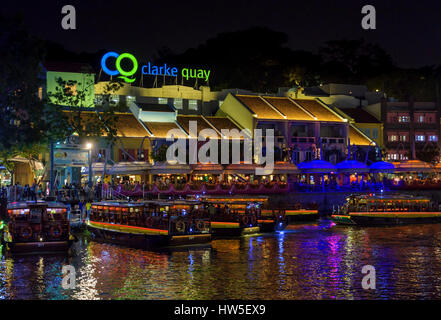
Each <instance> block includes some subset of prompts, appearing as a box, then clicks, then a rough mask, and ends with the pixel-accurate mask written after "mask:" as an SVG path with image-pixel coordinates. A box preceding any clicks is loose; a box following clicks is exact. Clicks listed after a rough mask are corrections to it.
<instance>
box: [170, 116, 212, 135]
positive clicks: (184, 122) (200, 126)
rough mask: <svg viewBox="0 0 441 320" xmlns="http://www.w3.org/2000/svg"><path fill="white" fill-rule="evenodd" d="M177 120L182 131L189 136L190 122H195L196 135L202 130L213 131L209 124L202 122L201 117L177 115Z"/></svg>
mask: <svg viewBox="0 0 441 320" xmlns="http://www.w3.org/2000/svg"><path fill="white" fill-rule="evenodd" d="M177 120H178V122H179V124H180V125H181V127H182V128H184V130H185V131H186V132H187V133H188V134H190V122H191V121H195V122H196V125H197V134H198V135H199V132H200V131H201V130H204V129H211V130H214V129H213V127H212V126H210V124H209V123H208V122H207V121H205V120H204V118H203V117H201V116H183V115H179V116H178V117H177Z"/></svg>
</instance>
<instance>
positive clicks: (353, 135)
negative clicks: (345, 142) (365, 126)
mask: <svg viewBox="0 0 441 320" xmlns="http://www.w3.org/2000/svg"><path fill="white" fill-rule="evenodd" d="M349 139H350V143H351V145H353V144H355V145H357V146H367V145H369V144H370V142H371V141H370V140H369V139H367V138H365V137H364V136H363V135H362V134H361V133H359V132H358V131H357V130H356V129H354V128H353V127H352V126H349Z"/></svg>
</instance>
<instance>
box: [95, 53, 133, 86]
mask: <svg viewBox="0 0 441 320" xmlns="http://www.w3.org/2000/svg"><path fill="white" fill-rule="evenodd" d="M110 57H113V58H116V61H115V67H116V70H110V69H109V68H108V67H107V65H106V62H107V59H108V58H110ZM124 58H126V59H129V60H131V61H132V64H133V68H132V70H130V71H126V70H123V69H122V68H121V61H122V59H124ZM101 68H103V71H104V72H105V73H107V74H108V75H109V76H117V75H119V74H121V76H119V77H118V78H121V79H123V80H124V81H125V82H128V83H132V82H133V81H135V80H136V78H129V77H131V76H133V75H134V74H135V73H136V71H137V70H138V60H136V58H135V57H134V56H133V55H132V54H130V53H123V54H118V53H116V52H107V53H106V54H105V55H104V56H103V57H102V59H101Z"/></svg>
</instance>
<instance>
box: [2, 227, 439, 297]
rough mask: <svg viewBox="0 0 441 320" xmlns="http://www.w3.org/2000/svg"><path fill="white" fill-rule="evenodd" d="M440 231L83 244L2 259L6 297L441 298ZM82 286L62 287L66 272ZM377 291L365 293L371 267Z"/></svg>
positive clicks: (291, 230) (313, 231) (321, 230)
mask: <svg viewBox="0 0 441 320" xmlns="http://www.w3.org/2000/svg"><path fill="white" fill-rule="evenodd" d="M440 244H441V225H420V226H418V225H417V226H400V227H391V228H352V227H341V226H336V225H333V224H331V222H329V221H322V222H320V223H309V224H301V225H292V226H289V227H288V228H287V230H285V231H284V232H277V233H274V234H265V235H259V236H247V237H243V238H241V239H224V240H215V241H213V245H212V248H211V249H209V248H201V249H193V250H184V251H175V252H149V251H143V250H136V249H130V248H123V247H119V246H113V245H109V244H99V243H94V242H90V243H87V242H86V241H84V240H82V241H81V242H80V243H77V244H76V245H75V247H74V254H73V255H72V256H70V257H67V256H65V255H61V256H60V255H59V256H53V255H52V256H49V255H45V256H21V257H7V258H6V257H3V258H2V259H1V260H0V299H366V298H367V299H421V298H441V246H440ZM66 264H71V265H73V266H74V267H75V268H76V276H77V277H76V287H75V289H72V290H64V289H62V287H61V279H62V274H61V270H62V266H63V265H66ZM367 264H369V265H373V266H374V267H375V268H376V272H377V280H376V286H377V289H376V290H369V291H368V290H364V289H362V287H361V281H362V277H363V276H364V275H363V274H362V273H361V269H362V267H363V266H364V265H367Z"/></svg>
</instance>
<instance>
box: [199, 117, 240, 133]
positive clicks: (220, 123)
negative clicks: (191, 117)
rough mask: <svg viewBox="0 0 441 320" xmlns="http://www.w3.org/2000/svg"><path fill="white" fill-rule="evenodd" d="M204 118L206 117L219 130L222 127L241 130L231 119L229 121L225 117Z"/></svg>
mask: <svg viewBox="0 0 441 320" xmlns="http://www.w3.org/2000/svg"><path fill="white" fill-rule="evenodd" d="M205 119H207V120H208V121H209V122H210V123H211V124H212V125H213V126H214V127H216V129H217V130H219V132H220V131H221V130H222V129H228V130H232V129H237V130H239V131H240V130H241V128H240V127H238V126H236V125H235V124H234V122H233V121H231V120H230V119H228V118H226V117H214V116H210V117H205Z"/></svg>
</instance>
